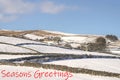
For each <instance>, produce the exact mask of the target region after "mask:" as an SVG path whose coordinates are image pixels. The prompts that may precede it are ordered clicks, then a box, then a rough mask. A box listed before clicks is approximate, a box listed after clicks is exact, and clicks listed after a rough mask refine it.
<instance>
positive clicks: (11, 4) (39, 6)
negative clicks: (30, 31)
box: [0, 0, 75, 22]
mask: <svg viewBox="0 0 120 80" xmlns="http://www.w3.org/2000/svg"><path fill="white" fill-rule="evenodd" d="M68 9H72V10H73V9H75V7H74V6H72V7H68V6H66V5H63V4H56V3H54V2H52V1H43V2H39V3H37V2H31V1H29V0H0V22H6V21H7V22H8V21H13V20H15V19H16V18H18V17H19V16H21V15H22V14H27V13H30V12H37V11H36V10H40V12H42V13H48V14H56V13H60V12H62V11H65V10H68Z"/></svg>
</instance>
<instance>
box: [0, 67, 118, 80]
mask: <svg viewBox="0 0 120 80" xmlns="http://www.w3.org/2000/svg"><path fill="white" fill-rule="evenodd" d="M36 71H38V73H42V72H44V73H51V72H58V73H63V74H64V73H66V72H64V71H59V70H52V69H43V68H33V67H24V66H8V65H0V72H1V73H0V80H65V79H66V78H67V76H64V77H62V76H59V77H58V76H52V77H45V76H44V73H43V75H42V74H41V75H42V76H40V78H35V77H34V75H35V76H37V75H36V74H35V72H36ZM7 72H9V73H8V74H10V73H16V72H17V73H18V74H19V73H20V72H21V73H29V74H30V77H25V76H22V77H15V76H14V75H13V76H12V77H10V75H8V77H6V76H5V75H4V74H3V73H7ZM70 74H72V76H71V77H70V76H69V78H68V79H67V80H119V78H115V77H104V76H93V75H88V74H75V73H70ZM3 76H5V77H3Z"/></svg>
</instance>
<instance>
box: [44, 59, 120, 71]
mask: <svg viewBox="0 0 120 80" xmlns="http://www.w3.org/2000/svg"><path fill="white" fill-rule="evenodd" d="M44 64H56V65H65V66H69V67H77V68H85V69H92V70H98V71H107V72H114V73H120V59H74V60H60V61H53V62H45V63H44Z"/></svg>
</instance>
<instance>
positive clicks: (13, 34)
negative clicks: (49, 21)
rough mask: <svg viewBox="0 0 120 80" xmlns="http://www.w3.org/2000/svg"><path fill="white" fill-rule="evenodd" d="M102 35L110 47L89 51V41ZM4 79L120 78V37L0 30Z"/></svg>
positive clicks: (0, 77) (0, 64)
mask: <svg viewBox="0 0 120 80" xmlns="http://www.w3.org/2000/svg"><path fill="white" fill-rule="evenodd" d="M98 37H103V38H105V40H106V49H105V50H104V51H89V49H88V48H87V46H88V44H89V43H95V40H96V39H97V38H98ZM83 46H84V49H83ZM0 80H120V40H119V38H118V40H117V41H111V40H109V39H108V38H106V37H105V36H104V35H79V34H69V33H63V32H57V31H47V30H31V31H9V30H0Z"/></svg>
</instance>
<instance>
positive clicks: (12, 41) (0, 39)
mask: <svg viewBox="0 0 120 80" xmlns="http://www.w3.org/2000/svg"><path fill="white" fill-rule="evenodd" d="M0 42H4V43H10V44H14V45H16V44H21V43H40V42H36V41H31V40H26V39H21V38H15V37H6V36H0ZM41 44H42V43H41Z"/></svg>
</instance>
